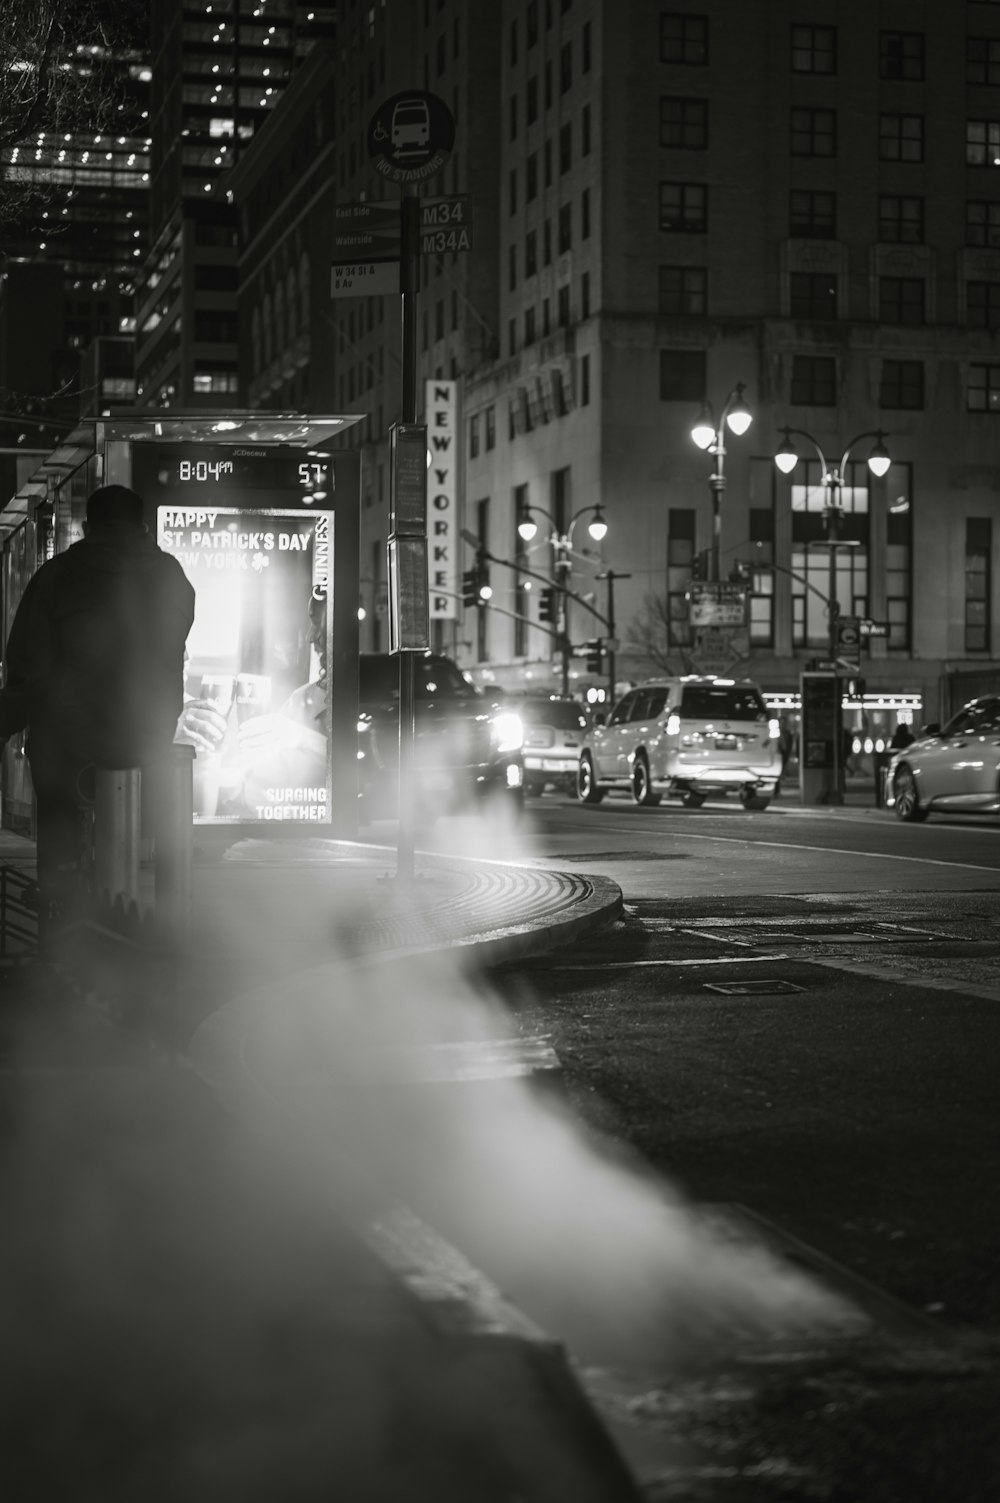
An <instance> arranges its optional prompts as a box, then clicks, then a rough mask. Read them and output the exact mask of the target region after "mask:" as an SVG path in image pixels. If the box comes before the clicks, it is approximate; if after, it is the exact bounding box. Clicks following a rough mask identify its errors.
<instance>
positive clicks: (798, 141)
mask: <svg viewBox="0 0 1000 1503" xmlns="http://www.w3.org/2000/svg"><path fill="white" fill-rule="evenodd" d="M791 148H792V156H793V157H834V156H836V155H837V112H836V110H813V109H805V108H801V107H796V108H794V109H793V110H792V117H791Z"/></svg>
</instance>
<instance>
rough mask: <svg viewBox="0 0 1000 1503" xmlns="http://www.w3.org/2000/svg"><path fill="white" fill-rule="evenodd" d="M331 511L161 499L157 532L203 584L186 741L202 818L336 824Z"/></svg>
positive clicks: (189, 670)
mask: <svg viewBox="0 0 1000 1503" xmlns="http://www.w3.org/2000/svg"><path fill="white" fill-rule="evenodd" d="M227 499H229V498H227ZM333 519H334V513H333V512H332V511H327V510H322V511H321V510H315V511H313V510H310V511H308V512H306V511H303V509H302V507H301V506H300V507H297V508H294V509H293V508H290V507H289V508H281V507H246V506H239V505H237V506H232V505H229V506H227V505H222V504H219V505H211V504H204V505H199V506H194V505H183V506H181V505H166V504H162V503H161V504H160V505H158V506H157V509H156V531H157V541H158V543H159V545H160V547H161V548H163V549H164V551H165V552H167V553H171V554H173V556H174V557H175V558H176V559H177V561H178V562H179V563H180V565H181V566H182V568H183V569H184V572H185V574H186V575H187V577H188V579H189V580H190V581H191V584H192V585H193V586H194V590H195V617H194V626H193V627H192V629H191V633H190V635H189V637H188V643H187V660H186V665H185V683H184V709H183V712H182V715H181V719H180V722H179V724H178V731H177V740H179V741H182V742H187V743H188V744H190V745H192V746H193V747H194V748H195V762H194V809H195V823H196V824H197V823H200V824H238V823H260V822H268V823H273V822H281V823H293V822H294V823H300V824H329V823H330V771H329V756H328V739H327V731H328V716H327V689H326V664H327V661H328V659H329V656H330V642H329V632H330V623H331V617H332V612H330V611H328V609H327V600H328V595H329V591H330V584H331V580H332V548H333Z"/></svg>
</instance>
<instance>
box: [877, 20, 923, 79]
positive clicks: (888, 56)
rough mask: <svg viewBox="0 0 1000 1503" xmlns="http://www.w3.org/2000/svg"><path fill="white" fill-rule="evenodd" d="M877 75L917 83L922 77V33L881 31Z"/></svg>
mask: <svg viewBox="0 0 1000 1503" xmlns="http://www.w3.org/2000/svg"><path fill="white" fill-rule="evenodd" d="M878 75H879V78H901V79H905V80H906V81H907V82H909V83H919V82H920V80H921V79H922V78H923V76H924V36H923V32H921V31H883V32H882V33H881V34H880V36H879V43H878Z"/></svg>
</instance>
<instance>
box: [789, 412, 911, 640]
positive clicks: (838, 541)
mask: <svg viewBox="0 0 1000 1503" xmlns="http://www.w3.org/2000/svg"><path fill="white" fill-rule="evenodd" d="M793 434H794V436H795V437H796V438H803V439H805V440H806V442H807V443H810V444H812V446H813V448H814V449H815V450H816V457H817V458H818V460H819V464H820V484H821V485H822V486H823V489H824V491H825V492H826V501H825V503H824V507H823V516H824V520H825V522H826V531H827V535H826V540H825V542H824V544H823V545H822V546H824V547H827V548H829V550H830V566H829V575H828V579H829V584H828V593H827V612H828V615H829V620H830V643H829V646H830V661H831V662H833V663H836V661H837V658H838V647H839V637H838V621H839V618H840V602H839V600H838V598H837V597H838V591H837V550H838V548H843V547H853V546H854V540H853V539H851V538H842V537H841V536H840V527H841V522H842V521H843V517H844V512H843V507H842V505H841V500H840V493H841V490H842V488H843V484H844V475H845V473H846V471H847V462H848V460H849V459H850V457H851V450H852V449H853V448H854V447H855V445H856V444H860V443H862V442H863V441H864V440H865V439H866V438H873V439H874V440H875V443H874V444H873V446H872V450H871V453H870V454H869V455H868V468H869V470H870V471H871V472H872V474H873V475H874V476H875V477H876V478H877V479H881V478H882V476H883V475H885V474H886V472H887V471H888V469H889V466H890V465H891V464H892V458H891V456H890V454H889V451H888V449H887V448H886V446H885V442H884V440H885V434H884V433H883V432H882V430H881V428H875V429H870V430H868V431H867V432H865V433H859V434H858V435H857V437H855V438H852V439H851V441H850V443H849V444H848V445H847V447H846V449H845V450H844V454H843V458H842V459H841V461H840V464H839V465H830V464H828V463H827V459H826V455H825V454H824V453H823V450H822V449H821V448H820V446H819V444H818V443H817V441H816V439H815V438H813V436H812V434H811V433H807V432H806V431H805V429H804V428H784V429H782V441H781V446H780V448H779V449H778V452H777V453H776V454H775V456H774V462H775V464H776V465H777V466H778V469H779V470H780V471H781V473H782V474H783V475H790V474H791V473H792V471H793V470H794V469H795V466H796V465H797V464H798V461H799V456H798V453H797V452H796V449H795V445H794V444H793V443H792V436H793Z"/></svg>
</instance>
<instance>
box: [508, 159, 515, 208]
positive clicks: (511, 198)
mask: <svg viewBox="0 0 1000 1503" xmlns="http://www.w3.org/2000/svg"><path fill="white" fill-rule="evenodd" d="M507 186H508V204H509V207H510V212H511V213H512V214H516V213H517V168H516V167H512V168H511V169H510V177H509V178H508V180H507Z"/></svg>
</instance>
